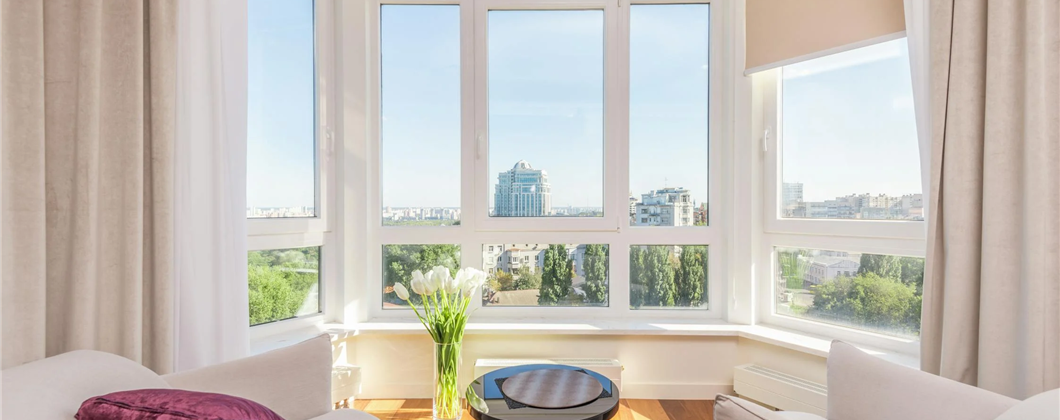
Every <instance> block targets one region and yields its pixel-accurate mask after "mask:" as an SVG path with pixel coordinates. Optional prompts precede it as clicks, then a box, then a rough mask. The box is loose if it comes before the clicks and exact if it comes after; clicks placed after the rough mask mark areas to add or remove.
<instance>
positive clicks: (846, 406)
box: [714, 341, 1060, 420]
mask: <svg viewBox="0 0 1060 420" xmlns="http://www.w3.org/2000/svg"><path fill="white" fill-rule="evenodd" d="M827 411H828V412H827V414H828V420H894V419H902V420H942V419H954V420H957V419H959V420H1058V419H1060V389H1054V390H1052V391H1047V392H1044V393H1042V394H1038V395H1036V396H1034V397H1031V398H1029V399H1027V400H1024V401H1020V400H1016V399H1012V398H1009V397H1006V396H1004V395H1000V394H995V393H993V392H990V391H987V390H984V389H981V388H976V387H974V386H969V385H965V384H963V383H960V382H956V381H951V380H949V379H945V378H942V377H939V376H936V375H932V374H930V373H926V372H922V371H919V370H916V369H910V368H907V367H905V366H899V365H896V364H892V363H889V362H887V361H884V360H883V359H880V358H878V357H875V356H872V355H869V354H865V353H864V352H862V351H861V350H858V349H857V348H855V347H854V346H852V345H850V344H846V343H843V342H839V341H833V342H832V348H831V350H830V351H829V352H828V410H827ZM714 414H715V420H738V419H740V420H742V419H754V420H773V419H777V420H782V419H783V420H796V419H798V420H825V419H823V418H821V417H820V416H817V415H813V414H808V413H796V412H774V411H769V410H766V409H765V408H764V407H762V406H759V405H755V404H754V403H751V402H748V401H746V400H742V399H739V398H736V397H728V396H725V395H718V396H717V398H716V399H715V407H714Z"/></svg>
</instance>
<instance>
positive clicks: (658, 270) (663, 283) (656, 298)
mask: <svg viewBox="0 0 1060 420" xmlns="http://www.w3.org/2000/svg"><path fill="white" fill-rule="evenodd" d="M644 275H645V283H647V286H648V292H647V296H646V299H645V305H647V306H674V305H675V303H676V302H675V301H674V295H675V294H676V286H675V285H674V267H673V264H672V263H671V262H670V251H669V250H667V247H666V246H661V245H659V246H651V247H648V254H647V255H646V256H645V257H644Z"/></svg>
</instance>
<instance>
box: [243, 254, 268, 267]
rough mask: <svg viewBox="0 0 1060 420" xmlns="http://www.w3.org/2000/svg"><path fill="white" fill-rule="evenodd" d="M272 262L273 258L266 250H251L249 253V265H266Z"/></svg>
mask: <svg viewBox="0 0 1060 420" xmlns="http://www.w3.org/2000/svg"><path fill="white" fill-rule="evenodd" d="M271 263H272V258H270V257H269V256H268V255H266V254H265V251H250V252H248V253H247V267H266V266H269V265H270V264H271Z"/></svg>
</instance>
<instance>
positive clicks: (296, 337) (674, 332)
mask: <svg viewBox="0 0 1060 420" xmlns="http://www.w3.org/2000/svg"><path fill="white" fill-rule="evenodd" d="M323 333H328V334H331V336H332V339H333V340H340V339H345V338H347V337H352V336H358V335H373V334H423V333H424V332H423V326H422V325H420V323H419V322H418V321H414V320H373V321H368V322H362V323H357V324H321V325H316V326H313V327H310V328H305V329H299V330H295V331H291V332H288V333H283V334H277V335H274V336H269V337H262V338H260V339H257V340H254V342H253V343H251V344H252V345H251V348H252V353H254V354H257V353H262V352H265V351H269V350H272V349H276V348H280V347H284V346H286V345H289V344H293V343H296V342H299V341H302V340H305V339H308V338H311V337H314V336H317V335H319V334H323ZM465 334H470V335H507V334H536V335H645V336H656V335H659V336H707V337H710V336H713V337H742V338H746V339H749V340H755V341H759V342H763V343H766V344H771V345H774V346H778V347H782V348H786V349H789V350H794V351H799V352H803V353H806V354H811V355H814V356H819V357H828V350H829V347H830V346H831V343H832V340H831V339H829V338H826V337H822V336H817V335H814V334H809V333H804V332H798V331H793V330H789V329H785V328H780V327H774V326H767V325H743V324H732V323H727V322H724V321H713V322H711V321H707V322H704V321H696V322H689V321H640V322H631V321H583V322H579V321H569V322H556V321H555V320H527V319H520V320H510V321H504V320H495V321H490V322H471V323H468V324H467V329H466V332H465ZM851 344H854V345H855V346H857V347H858V348H859V349H861V350H862V351H865V352H866V353H869V354H872V355H874V356H877V357H880V358H882V359H884V360H887V361H890V362H892V363H897V364H900V365H903V366H908V367H911V368H914V369H919V368H920V360H919V358H918V357H917V356H916V355H910V354H904V353H898V352H894V351H888V350H881V349H878V348H874V347H871V346H863V345H859V344H857V343H851Z"/></svg>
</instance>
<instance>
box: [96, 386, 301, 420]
mask: <svg viewBox="0 0 1060 420" xmlns="http://www.w3.org/2000/svg"><path fill="white" fill-rule="evenodd" d="M75 418H76V419H77V420H168V419H173V420H177V419H187V420H234V419H240V420H283V417H280V416H279V415H278V414H276V413H274V412H272V410H269V409H268V408H265V406H263V405H261V404H258V403H256V402H254V401H251V400H248V399H245V398H239V397H233V396H231V395H224V394H212V393H209V392H194V391H185V390H181V389H138V390H133V391H121V392H114V393H110V394H107V395H101V396H98V397H92V398H89V399H88V400H86V401H85V402H84V403H82V404H81V409H80V410H78V411H77V416H76V417H75Z"/></svg>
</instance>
